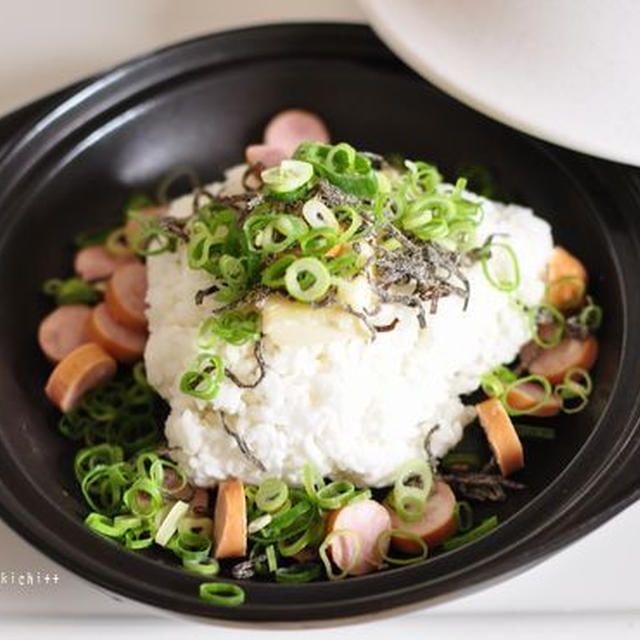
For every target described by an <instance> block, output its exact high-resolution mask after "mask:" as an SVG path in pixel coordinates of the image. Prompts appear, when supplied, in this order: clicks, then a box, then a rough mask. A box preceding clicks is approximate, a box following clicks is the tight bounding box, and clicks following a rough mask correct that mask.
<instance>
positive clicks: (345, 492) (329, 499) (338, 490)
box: [316, 480, 356, 509]
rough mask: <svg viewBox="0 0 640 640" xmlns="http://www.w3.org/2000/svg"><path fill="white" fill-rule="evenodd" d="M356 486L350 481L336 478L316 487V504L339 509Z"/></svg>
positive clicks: (350, 496) (325, 507) (349, 497)
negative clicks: (320, 486) (318, 487)
mask: <svg viewBox="0 0 640 640" xmlns="http://www.w3.org/2000/svg"><path fill="white" fill-rule="evenodd" d="M355 491H356V488H355V486H354V485H353V483H352V482H348V481H346V480H336V481H335V482H331V483H329V484H328V485H326V486H325V487H322V488H321V489H318V492H317V494H316V496H317V499H318V506H319V507H320V508H321V509H339V508H340V507H342V506H344V505H345V504H346V503H347V502H348V501H349V500H350V499H351V498H352V497H353V495H354V494H355Z"/></svg>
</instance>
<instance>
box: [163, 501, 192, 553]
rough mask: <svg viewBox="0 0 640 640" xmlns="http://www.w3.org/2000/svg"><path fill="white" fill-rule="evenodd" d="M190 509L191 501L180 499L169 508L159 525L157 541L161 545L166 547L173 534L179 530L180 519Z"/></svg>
mask: <svg viewBox="0 0 640 640" xmlns="http://www.w3.org/2000/svg"><path fill="white" fill-rule="evenodd" d="M188 511H189V503H188V502H182V501H181V500H178V501H177V502H176V503H175V504H174V505H173V506H172V507H171V509H170V510H169V512H168V513H167V515H166V516H165V518H164V519H163V520H162V523H161V524H160V526H159V527H158V530H157V531H156V535H155V541H156V543H157V544H159V545H160V546H161V547H166V546H167V544H168V543H169V540H171V538H172V537H173V534H174V533H175V532H176V531H177V530H178V523H179V521H180V520H181V519H182V518H183V517H184V516H185V515H186V514H187V512H188Z"/></svg>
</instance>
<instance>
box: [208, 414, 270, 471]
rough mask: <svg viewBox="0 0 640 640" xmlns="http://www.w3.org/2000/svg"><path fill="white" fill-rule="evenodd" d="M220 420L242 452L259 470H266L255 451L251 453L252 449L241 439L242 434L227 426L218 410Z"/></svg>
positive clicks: (224, 418)
mask: <svg viewBox="0 0 640 640" xmlns="http://www.w3.org/2000/svg"><path fill="white" fill-rule="evenodd" d="M220 421H221V422H222V428H223V429H224V430H225V432H226V433H228V434H229V435H230V436H231V437H232V438H233V439H234V440H235V441H236V444H237V445H238V448H239V449H240V451H241V452H242V454H243V455H244V456H245V457H246V458H247V459H248V460H250V461H251V462H252V463H253V464H254V465H255V466H256V467H258V469H260V471H266V470H267V468H266V467H265V466H264V464H263V462H262V461H261V460H260V459H259V458H258V457H257V456H256V455H255V453H253V451H251V448H250V447H249V445H248V444H247V443H246V442H245V441H244V440H243V438H242V436H241V435H240V434H239V433H237V432H236V431H234V430H233V429H232V428H231V427H230V426H229V424H228V423H227V419H226V416H225V414H224V412H223V411H220Z"/></svg>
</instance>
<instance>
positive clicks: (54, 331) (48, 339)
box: [38, 304, 91, 362]
mask: <svg viewBox="0 0 640 640" xmlns="http://www.w3.org/2000/svg"><path fill="white" fill-rule="evenodd" d="M90 315H91V307H88V306H87V305H86V304H66V305H63V306H62V307H58V308H57V309H56V310H55V311H52V312H51V313H50V314H49V315H48V316H47V317H46V318H44V319H43V320H42V322H41V323H40V327H39V328H38V342H39V343H40V348H41V349H42V351H43V352H44V355H45V356H47V358H49V360H52V361H53V362H60V360H62V359H63V358H64V357H65V356H66V355H68V354H69V353H71V352H72V351H73V350H74V349H76V348H77V347H79V346H80V345H81V344H85V343H87V342H89V340H90V338H89V333H88V332H87V322H88V321H89V316H90Z"/></svg>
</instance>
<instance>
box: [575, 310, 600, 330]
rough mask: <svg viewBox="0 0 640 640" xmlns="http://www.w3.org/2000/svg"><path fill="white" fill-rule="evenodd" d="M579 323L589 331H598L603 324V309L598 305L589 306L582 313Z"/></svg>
mask: <svg viewBox="0 0 640 640" xmlns="http://www.w3.org/2000/svg"><path fill="white" fill-rule="evenodd" d="M578 322H579V323H580V324H581V325H582V326H583V327H586V328H587V329H589V331H596V330H597V329H599V328H600V325H601V324H602V307H600V306H598V305H597V304H588V305H587V306H586V307H584V309H582V311H580V315H579V316H578Z"/></svg>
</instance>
